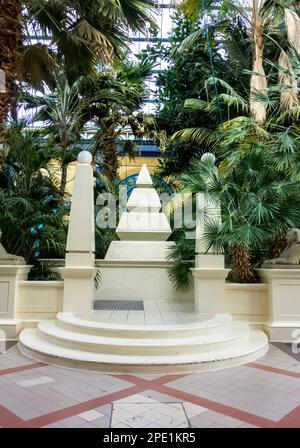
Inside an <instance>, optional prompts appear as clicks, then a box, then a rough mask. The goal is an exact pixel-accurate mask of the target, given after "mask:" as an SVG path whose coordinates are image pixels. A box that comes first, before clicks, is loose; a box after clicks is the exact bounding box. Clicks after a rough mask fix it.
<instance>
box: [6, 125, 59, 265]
mask: <svg viewBox="0 0 300 448" xmlns="http://www.w3.org/2000/svg"><path fill="white" fill-rule="evenodd" d="M52 156H53V153H52V151H51V150H48V148H47V147H46V146H44V145H43V144H41V140H40V138H38V134H37V133H36V132H25V131H24V129H23V124H22V123H21V124H16V125H12V126H10V127H9V128H8V129H7V131H6V155H5V158H4V161H3V164H2V166H1V168H0V228H1V230H2V241H3V245H4V247H5V248H6V250H7V251H8V252H10V253H13V254H17V255H21V256H23V257H24V258H25V259H26V260H27V262H28V263H31V262H34V260H35V259H36V258H37V257H47V256H48V255H49V254H51V256H52V257H56V256H57V257H62V256H64V252H65V244H66V234H67V225H66V223H65V221H64V215H65V213H66V212H67V209H66V207H65V206H64V205H63V203H62V201H61V200H60V196H59V192H58V189H57V187H56V186H55V184H54V182H53V179H52V178H51V175H50V174H49V173H48V172H47V163H48V162H49V160H51V158H52Z"/></svg>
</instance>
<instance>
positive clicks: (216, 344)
mask: <svg viewBox="0 0 300 448" xmlns="http://www.w3.org/2000/svg"><path fill="white" fill-rule="evenodd" d="M38 333H39V335H40V337H41V338H43V339H46V340H48V341H49V342H52V343H56V344H58V345H61V346H64V347H69V348H71V349H73V348H77V349H79V350H84V351H89V352H96V353H105V354H109V353H111V354H119V355H122V354H124V355H129V356H132V355H140V356H143V355H147V356H155V355H184V354H188V353H200V352H205V351H206V352H208V351H210V350H212V349H213V350H222V349H225V348H227V347H230V346H231V345H233V344H235V343H237V342H239V343H241V342H247V339H248V337H249V333H250V328H249V326H248V325H247V324H246V323H242V322H234V323H232V325H231V327H230V328H228V329H226V330H225V331H219V332H215V333H213V334H208V335H201V336H193V337H187V336H184V335H183V334H180V335H179V336H178V337H177V338H170V339H169V338H166V337H162V338H160V339H158V338H156V339H147V338H146V339H142V338H140V337H136V333H135V330H132V333H131V338H126V339H124V338H120V337H107V336H106V335H104V336H102V335H90V334H84V333H77V332H74V331H69V330H65V329H63V328H60V327H59V326H58V325H57V324H56V321H55V320H44V321H41V322H40V323H39V324H38Z"/></svg>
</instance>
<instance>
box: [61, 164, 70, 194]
mask: <svg viewBox="0 0 300 448" xmlns="http://www.w3.org/2000/svg"><path fill="white" fill-rule="evenodd" d="M68 166H69V164H68V163H63V164H62V166H61V180H60V188H59V192H60V195H61V197H63V196H64V195H65V192H66V186H67V180H68Z"/></svg>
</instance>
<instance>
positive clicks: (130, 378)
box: [112, 374, 187, 389]
mask: <svg viewBox="0 0 300 448" xmlns="http://www.w3.org/2000/svg"><path fill="white" fill-rule="evenodd" d="M112 376H114V377H116V378H119V379H120V380H123V381H127V382H129V383H133V384H136V385H139V386H145V387H147V388H148V389H150V388H152V387H154V386H156V385H159V384H165V383H170V382H171V381H175V380H179V379H180V378H184V377H185V376H187V375H183V374H178V375H162V376H160V377H158V378H154V379H152V380H147V379H145V378H140V377H139V376H135V375H112Z"/></svg>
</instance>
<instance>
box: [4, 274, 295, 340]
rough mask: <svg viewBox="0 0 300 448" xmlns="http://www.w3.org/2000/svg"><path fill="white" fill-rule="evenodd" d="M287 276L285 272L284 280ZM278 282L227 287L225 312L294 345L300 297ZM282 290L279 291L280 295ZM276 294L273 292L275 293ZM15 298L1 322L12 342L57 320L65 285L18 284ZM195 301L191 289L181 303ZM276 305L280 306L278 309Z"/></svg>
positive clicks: (291, 282) (271, 337) (24, 282)
mask: <svg viewBox="0 0 300 448" xmlns="http://www.w3.org/2000/svg"><path fill="white" fill-rule="evenodd" d="M275 274H276V273H275V272H273V273H272V277H276V276H275ZM299 274H300V272H299ZM136 275H137V276H138V272H136ZM270 275H271V274H270ZM281 275H283V274H281ZM287 275H288V273H287V271H286V272H285V273H284V276H285V277H286V276H287ZM289 275H292V274H289ZM294 275H295V276H297V282H298V283H297V285H298V284H300V283H299V280H298V273H295V274H294ZM127 280H128V279H127ZM275 280H276V278H275ZM275 280H273V278H272V281H271V282H270V284H265V283H264V284H235V283H227V284H226V287H225V310H226V312H228V313H230V314H231V315H232V317H233V319H235V320H242V321H245V322H248V323H249V324H251V326H253V327H257V328H261V329H264V330H265V331H266V332H267V333H268V335H269V337H270V340H271V341H282V342H284V341H286V342H288V341H290V342H291V341H292V342H293V340H292V339H291V335H292V332H293V330H295V329H298V328H299V331H300V319H299V316H300V302H299V297H300V295H299V297H298V295H297V294H296V296H293V300H291V297H292V294H291V291H292V292H294V289H295V285H296V280H295V279H294V280H293V281H291V279H290V278H288V279H286V278H285V279H284V281H285V283H286V284H288V286H289V285H290V284H291V286H290V288H292V289H291V291H290V290H288V291H287V292H286V294H285V295H284V297H281V295H279V293H277V289H278V288H277V283H278V281H277V280H276V282H277V283H276V284H275V283H274V282H275ZM279 283H280V285H281V284H282V283H283V280H282V279H280V282H279ZM282 288H283V287H282V286H281V289H282ZM293 288H294V289H293ZM150 289H151V288H150ZM281 289H280V288H279V292H280V291H281ZM100 290H101V286H100V288H99V290H98V294H97V295H98V297H99V296H100V297H101V295H102V294H101V293H100V294H99V291H100ZM273 290H274V292H272V291H273ZM0 293H1V294H0V302H1V301H3V303H5V301H6V298H5V297H4V294H3V291H0ZM16 297H17V300H15V313H14V316H13V317H12V318H10V319H7V318H6V319H5V318H4V317H3V318H2V319H1V318H0V330H1V329H2V330H4V331H5V333H6V335H7V337H8V338H11V339H13V338H15V337H16V335H17V334H18V333H19V332H20V331H21V330H22V329H23V328H25V327H33V326H35V325H36V324H37V322H38V321H39V320H41V319H51V318H54V317H55V314H56V313H57V312H58V311H62V309H63V281H24V280H19V281H18V287H17V294H16ZM278 297H279V299H280V300H279V299H278ZM124 298H126V297H124ZM192 298H193V289H192V288H191V289H190V290H189V291H187V292H186V295H185V298H183V297H182V298H181V299H180V300H188V301H191V300H192ZM175 300H176V299H175ZM177 300H178V299H177ZM277 303H279V305H280V306H279V305H278V306H277ZM275 305H276V307H275ZM276 310H277V311H278V310H279V311H280V312H281V314H280V315H279V314H278V313H277V314H278V316H277V315H276V312H277V311H276ZM276 316H277V318H276ZM279 317H280V319H279ZM283 317H284V318H285V320H284V319H283Z"/></svg>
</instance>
